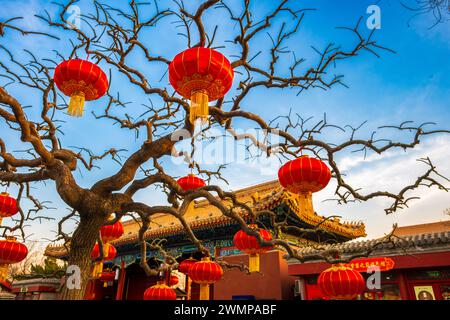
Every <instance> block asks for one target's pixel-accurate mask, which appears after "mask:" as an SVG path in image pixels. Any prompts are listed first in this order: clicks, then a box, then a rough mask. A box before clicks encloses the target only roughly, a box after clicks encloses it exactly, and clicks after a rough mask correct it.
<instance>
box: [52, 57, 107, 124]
mask: <svg viewBox="0 0 450 320" xmlns="http://www.w3.org/2000/svg"><path fill="white" fill-rule="evenodd" d="M53 78H54V80H55V83H56V86H57V87H58V89H59V90H61V91H62V92H63V93H64V94H65V95H66V96H70V102H69V108H68V110H67V112H68V113H69V114H70V115H71V116H75V117H81V116H82V115H83V108H84V101H85V100H86V101H90V100H97V99H99V98H100V97H102V96H103V95H104V94H105V93H106V91H107V90H108V78H107V77H106V74H105V73H104V72H103V70H102V69H100V67H99V66H98V65H96V64H95V63H92V62H89V61H87V60H81V59H70V60H66V61H63V62H61V63H60V64H59V65H57V66H56V68H55V75H54V77H53Z"/></svg>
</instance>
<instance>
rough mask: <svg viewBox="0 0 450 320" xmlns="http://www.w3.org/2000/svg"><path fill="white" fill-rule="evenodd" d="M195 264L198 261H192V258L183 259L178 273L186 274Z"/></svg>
mask: <svg viewBox="0 0 450 320" xmlns="http://www.w3.org/2000/svg"><path fill="white" fill-rule="evenodd" d="M196 262H198V261H197V260H195V259H193V258H192V257H190V258H189V259H185V260H183V261H182V262H181V263H180V265H179V266H178V271H180V272H181V273H184V274H188V273H189V268H190V267H192V266H193V265H194V264H195V263H196Z"/></svg>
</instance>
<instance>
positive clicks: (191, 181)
mask: <svg viewBox="0 0 450 320" xmlns="http://www.w3.org/2000/svg"><path fill="white" fill-rule="evenodd" d="M177 183H178V184H179V185H180V187H181V189H183V190H184V191H188V190H195V189H198V188H201V187H204V186H206V183H205V180H203V179H202V178H199V177H197V176H196V175H195V174H192V173H190V174H188V175H187V176H185V177H181V178H180V179H178V180H177Z"/></svg>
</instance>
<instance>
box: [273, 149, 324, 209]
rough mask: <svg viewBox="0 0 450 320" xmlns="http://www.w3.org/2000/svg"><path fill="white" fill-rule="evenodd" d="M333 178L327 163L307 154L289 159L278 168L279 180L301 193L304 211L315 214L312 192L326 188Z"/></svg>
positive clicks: (293, 191) (285, 186)
mask: <svg viewBox="0 0 450 320" xmlns="http://www.w3.org/2000/svg"><path fill="white" fill-rule="evenodd" d="M330 179H331V171H330V169H329V168H328V167H327V165H326V164H325V163H324V162H323V161H321V160H319V159H315V158H310V157H308V156H306V155H304V156H301V157H299V158H297V159H294V160H291V161H288V162H287V163H285V164H284V165H283V166H281V168H280V170H278V180H279V181H280V184H281V185H282V186H283V188H285V189H286V190H288V191H290V192H292V193H297V194H298V195H299V200H300V201H299V205H300V207H301V210H302V211H305V212H307V213H308V214H310V215H311V214H314V209H313V205H312V196H311V193H312V192H317V191H320V190H322V189H323V188H325V187H326V186H327V184H328V182H329V181H330Z"/></svg>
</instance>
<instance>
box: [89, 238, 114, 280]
mask: <svg viewBox="0 0 450 320" xmlns="http://www.w3.org/2000/svg"><path fill="white" fill-rule="evenodd" d="M116 256H117V250H116V248H115V247H114V246H113V245H112V244H109V243H105V244H103V259H102V261H96V262H95V265H94V269H93V271H92V276H93V277H94V278H98V277H99V276H100V275H101V273H102V272H103V262H104V261H112V260H114V259H115V258H116ZM99 257H100V248H99V245H98V243H96V244H95V246H94V249H92V253H91V258H92V260H96V259H98V258H99Z"/></svg>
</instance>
